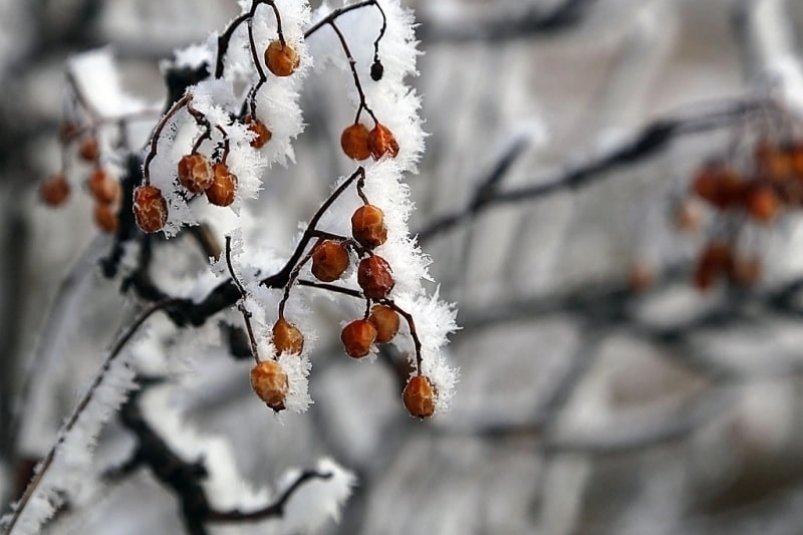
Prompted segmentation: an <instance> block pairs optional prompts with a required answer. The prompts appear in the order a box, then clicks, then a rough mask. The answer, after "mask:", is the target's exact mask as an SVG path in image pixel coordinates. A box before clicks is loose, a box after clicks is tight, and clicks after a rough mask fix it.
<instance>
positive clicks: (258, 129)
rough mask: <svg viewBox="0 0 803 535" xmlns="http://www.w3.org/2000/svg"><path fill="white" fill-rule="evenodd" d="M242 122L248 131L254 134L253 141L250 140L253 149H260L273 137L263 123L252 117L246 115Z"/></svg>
mask: <svg viewBox="0 0 803 535" xmlns="http://www.w3.org/2000/svg"><path fill="white" fill-rule="evenodd" d="M244 122H245V125H246V126H247V127H248V130H250V131H251V132H252V133H253V134H254V137H253V139H251V146H252V147H254V148H255V149H261V148H262V147H264V146H265V145H266V144H267V143H268V141H270V140H271V138H272V137H273V133H272V132H271V131H270V130H268V127H267V126H265V123H263V122H262V121H260V120H259V119H257V118H256V117H254V116H253V115H246V116H245V121H244Z"/></svg>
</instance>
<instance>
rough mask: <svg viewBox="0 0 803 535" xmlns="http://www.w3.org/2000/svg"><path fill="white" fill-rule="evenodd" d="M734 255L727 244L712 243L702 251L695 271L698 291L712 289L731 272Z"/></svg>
mask: <svg viewBox="0 0 803 535" xmlns="http://www.w3.org/2000/svg"><path fill="white" fill-rule="evenodd" d="M732 267H733V253H732V252H731V248H730V246H729V245H728V244H727V243H724V242H712V243H710V244H708V246H707V247H706V248H705V249H703V250H702V252H701V253H700V256H699V257H698V259H697V265H696V266H695V269H694V285H695V286H696V287H697V289H698V290H701V291H705V290H708V289H710V288H711V287H712V286H713V285H714V283H716V282H717V280H718V279H719V278H720V277H722V276H723V275H726V274H728V273H730V272H731V270H732Z"/></svg>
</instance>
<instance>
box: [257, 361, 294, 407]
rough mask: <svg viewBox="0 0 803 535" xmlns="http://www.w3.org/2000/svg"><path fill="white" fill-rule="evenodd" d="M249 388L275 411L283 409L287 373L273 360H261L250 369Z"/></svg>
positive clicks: (286, 387)
mask: <svg viewBox="0 0 803 535" xmlns="http://www.w3.org/2000/svg"><path fill="white" fill-rule="evenodd" d="M251 388H253V389H254V392H256V395H257V396H259V399H261V400H262V401H264V402H265V404H266V405H267V406H268V407H270V408H271V409H273V410H274V411H276V412H279V411H283V410H284V400H285V399H286V397H287V389H288V381H287V374H286V373H284V370H282V367H281V365H280V364H279V363H278V362H276V361H274V360H263V361H262V362H260V363H259V364H257V365H256V366H254V367H253V368H252V369H251Z"/></svg>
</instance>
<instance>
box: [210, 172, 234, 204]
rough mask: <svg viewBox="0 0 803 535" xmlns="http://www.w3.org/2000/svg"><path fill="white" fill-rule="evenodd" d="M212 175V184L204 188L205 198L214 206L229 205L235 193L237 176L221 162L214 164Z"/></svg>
mask: <svg viewBox="0 0 803 535" xmlns="http://www.w3.org/2000/svg"><path fill="white" fill-rule="evenodd" d="M212 175H213V177H212V185H211V186H209V188H208V189H207V190H206V198H207V200H208V201H209V202H210V203H212V204H214V205H215V206H229V205H230V204H231V203H233V202H234V197H235V195H236V194H237V177H236V176H234V175H233V174H232V173H231V172H230V171H229V167H228V166H227V165H226V164H225V163H223V162H220V163H216V164H215V165H214V167H213V168H212Z"/></svg>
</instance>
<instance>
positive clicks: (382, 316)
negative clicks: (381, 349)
mask: <svg viewBox="0 0 803 535" xmlns="http://www.w3.org/2000/svg"><path fill="white" fill-rule="evenodd" d="M368 321H370V322H371V325H373V326H374V327H375V328H376V343H377V344H386V343H388V342H390V341H391V340H393V337H394V336H396V333H398V332H399V314H398V313H397V312H396V311H395V310H393V308H391V307H389V306H387V305H374V306H373V307H371V315H370V316H368Z"/></svg>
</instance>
